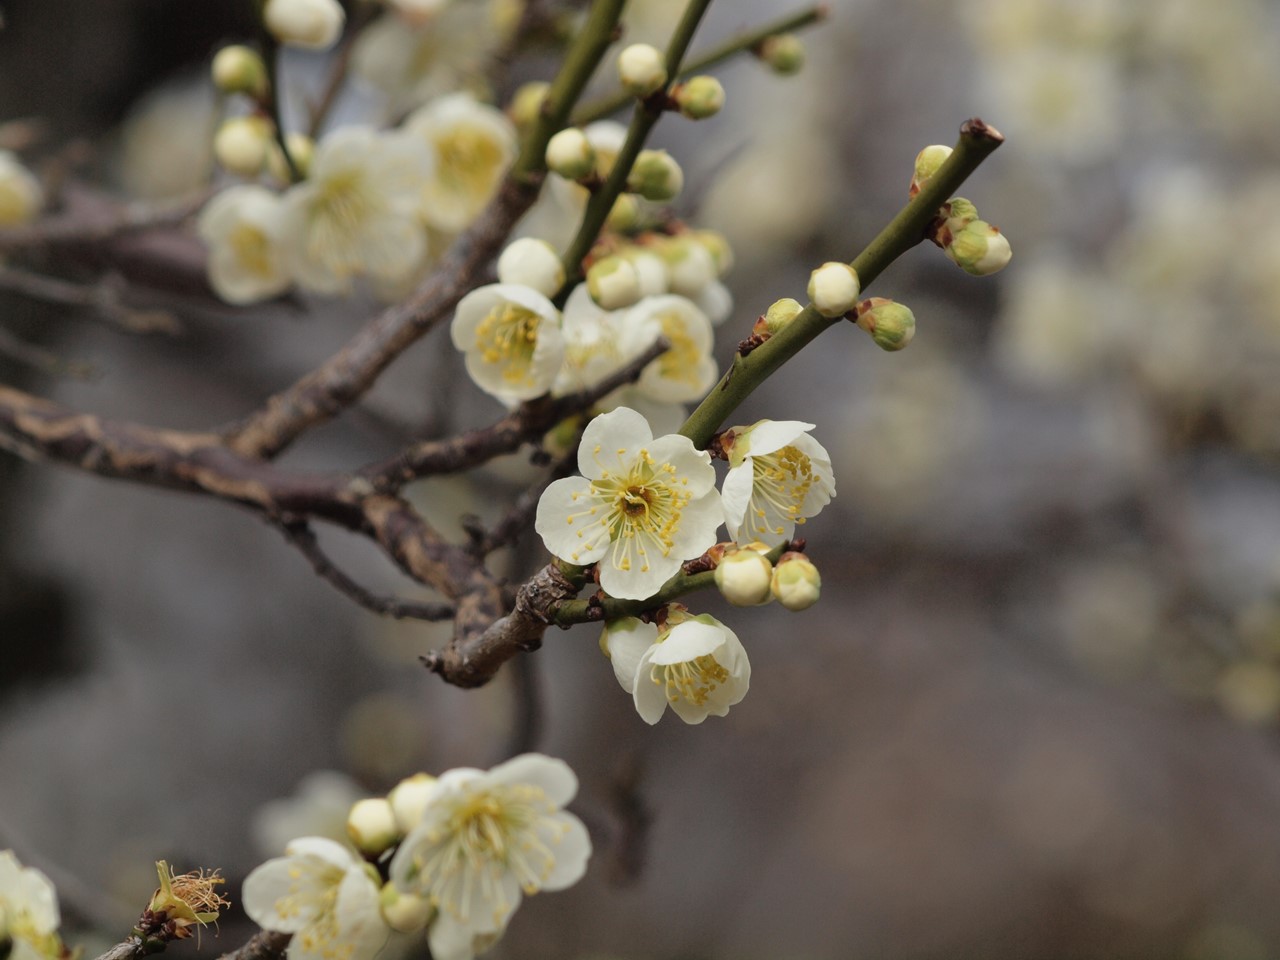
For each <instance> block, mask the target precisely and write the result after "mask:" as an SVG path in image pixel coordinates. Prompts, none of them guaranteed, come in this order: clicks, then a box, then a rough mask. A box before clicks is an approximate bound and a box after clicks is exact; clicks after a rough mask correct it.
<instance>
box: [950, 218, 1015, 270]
mask: <svg viewBox="0 0 1280 960" xmlns="http://www.w3.org/2000/svg"><path fill="white" fill-rule="evenodd" d="M943 250H944V252H945V253H946V255H947V256H948V257H950V258H951V261H952V262H953V263H954V264H955V265H956V266H958V267H959V268H960V269H961V270H963V271H964V272H965V273H970V274H973V276H975V277H989V276H990V275H991V274H993V273H998V272H1000V271H1001V270H1003V269H1004V268H1005V267H1007V266H1008V265H1009V260H1010V259H1011V258H1012V257H1013V250H1012V248H1011V247H1010V246H1009V240H1008V238H1007V237H1005V235H1004V234H1003V233H1001V232H1000V230H999V228H998V227H993V226H992V225H991V224H989V223H987V221H985V220H974V221H973V222H971V223H968V224H966V225H965V226H964V228H963V229H962V230H960V231H959V232H958V233H955V234H953V235H952V237H951V242H950V243H949V244H947V246H946V247H944V248H943Z"/></svg>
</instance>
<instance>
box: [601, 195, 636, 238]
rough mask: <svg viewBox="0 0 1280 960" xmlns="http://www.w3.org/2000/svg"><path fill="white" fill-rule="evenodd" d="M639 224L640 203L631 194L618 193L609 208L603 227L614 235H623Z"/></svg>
mask: <svg viewBox="0 0 1280 960" xmlns="http://www.w3.org/2000/svg"><path fill="white" fill-rule="evenodd" d="M639 222H640V201H639V200H637V199H636V198H635V197H634V196H633V195H632V194H629V193H620V194H618V199H616V200H614V201H613V206H612V207H610V208H609V215H608V216H607V217H605V220H604V225H605V226H606V227H608V228H609V229H610V230H612V231H614V232H615V233H625V232H626V231H628V230H630V229H632V228H633V227H635V225H636V224H638V223H639Z"/></svg>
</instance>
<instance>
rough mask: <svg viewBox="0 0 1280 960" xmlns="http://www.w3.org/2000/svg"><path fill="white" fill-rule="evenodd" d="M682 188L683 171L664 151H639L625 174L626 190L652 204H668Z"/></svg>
mask: <svg viewBox="0 0 1280 960" xmlns="http://www.w3.org/2000/svg"><path fill="white" fill-rule="evenodd" d="M683 188H684V171H683V170H681V169H680V164H678V163H676V161H675V158H674V157H672V156H671V154H669V153H667V151H665V150H641V151H640V155H639V156H638V157H636V162H635V163H634V164H633V165H632V167H631V172H630V173H629V174H627V189H628V190H630V191H631V192H632V193H638V194H640V196H642V197H644V198H645V199H646V200H651V201H653V202H654V203H669V202H670V201H672V200H674V199H675V198H676V197H677V196H679V195H680V191H681V190H682V189H683Z"/></svg>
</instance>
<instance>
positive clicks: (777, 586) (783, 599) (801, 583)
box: [770, 553, 822, 612]
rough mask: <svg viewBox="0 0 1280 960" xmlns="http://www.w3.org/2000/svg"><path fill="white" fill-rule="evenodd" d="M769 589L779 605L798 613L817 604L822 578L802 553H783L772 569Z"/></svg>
mask: <svg viewBox="0 0 1280 960" xmlns="http://www.w3.org/2000/svg"><path fill="white" fill-rule="evenodd" d="M770 589H771V590H772V591H773V595H774V596H775V597H777V598H778V602H779V603H780V604H782V605H783V606H784V607H786V608H787V609H788V610H791V611H792V612H799V611H800V610H807V609H808V608H809V607H812V606H813V605H814V604H815V603H817V602H818V597H819V595H820V594H821V593H822V577H821V576H820V575H819V573H818V568H817V567H815V566H814V565H813V563H812V562H811V561H810V560H809V558H808V557H806V556H805V555H804V554H803V553H784V554H783V555H782V556H781V557H780V558H779V559H778V563H777V565H776V566H775V567H774V568H773V582H772V584H771V585H770Z"/></svg>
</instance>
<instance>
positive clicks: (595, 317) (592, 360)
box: [553, 283, 657, 396]
mask: <svg viewBox="0 0 1280 960" xmlns="http://www.w3.org/2000/svg"><path fill="white" fill-rule="evenodd" d="M625 315H626V312H625V311H623V310H605V309H604V308H602V307H601V306H600V305H599V304H597V303H596V302H595V300H593V299H592V298H591V293H590V291H589V290H588V289H587V285H586V284H585V283H580V284H578V285H577V286H576V287H574V288H573V291H572V292H571V293H570V294H569V299H568V300H566V301H565V304H564V320H563V323H562V324H561V327H560V332H561V334H562V335H563V336H564V343H565V352H564V365H563V366H562V367H561V368H560V372H559V374H558V375H557V376H556V381H555V389H554V391H553V392H554V393H556V394H557V395H559V396H563V395H564V394H567V393H575V392H577V391H579V390H586V389H589V388H590V387H594V386H595V385H596V384H597V383H599V382H600V381H601V380H603V379H604V378H605V377H607V376H608V375H609V374H611V373H613V372H614V371H615V370H617V369H618V368H619V367H621V366H622V365H623V364H624V363H626V360H627V356H626V354H624V353H623V351H622V330H623V326H622V323H623V319H624V317H625ZM653 336H655V337H656V336H657V333H656V332H655V333H654V334H653ZM650 342H652V338H650Z"/></svg>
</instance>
